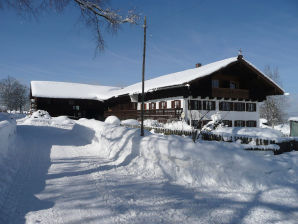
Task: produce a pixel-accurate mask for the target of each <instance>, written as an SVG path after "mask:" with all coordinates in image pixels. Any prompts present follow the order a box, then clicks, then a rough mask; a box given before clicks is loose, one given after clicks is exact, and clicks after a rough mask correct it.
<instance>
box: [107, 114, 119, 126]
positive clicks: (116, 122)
mask: <svg viewBox="0 0 298 224" xmlns="http://www.w3.org/2000/svg"><path fill="white" fill-rule="evenodd" d="M105 123H107V124H114V125H120V123H121V122H120V120H119V118H118V117H116V116H108V117H107V118H106V120H105Z"/></svg>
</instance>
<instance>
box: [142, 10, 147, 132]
mask: <svg viewBox="0 0 298 224" xmlns="http://www.w3.org/2000/svg"><path fill="white" fill-rule="evenodd" d="M146 28H147V25H146V16H145V18H144V48H143V67H142V108H141V136H144V109H145V108H144V94H145V93H144V90H145V57H146Z"/></svg>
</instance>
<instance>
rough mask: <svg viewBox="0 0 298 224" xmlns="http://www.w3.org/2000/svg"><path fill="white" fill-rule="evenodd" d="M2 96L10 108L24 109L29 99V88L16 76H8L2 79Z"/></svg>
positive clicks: (0, 85)
mask: <svg viewBox="0 0 298 224" xmlns="http://www.w3.org/2000/svg"><path fill="white" fill-rule="evenodd" d="M0 98H1V100H2V103H3V105H4V106H5V107H6V108H7V109H8V110H20V111H22V109H23V108H24V106H25V105H26V104H27V103H28V101H29V94H28V88H27V87H26V86H25V85H23V84H21V83H20V82H19V81H17V80H16V79H15V78H12V77H10V76H8V77H7V78H6V79H3V80H1V81H0Z"/></svg>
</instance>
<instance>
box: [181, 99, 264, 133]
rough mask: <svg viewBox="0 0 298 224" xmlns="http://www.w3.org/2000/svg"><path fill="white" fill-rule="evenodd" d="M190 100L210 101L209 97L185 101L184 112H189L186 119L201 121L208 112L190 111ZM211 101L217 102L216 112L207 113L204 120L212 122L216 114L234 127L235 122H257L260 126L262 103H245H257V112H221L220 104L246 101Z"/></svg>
mask: <svg viewBox="0 0 298 224" xmlns="http://www.w3.org/2000/svg"><path fill="white" fill-rule="evenodd" d="M188 100H202V101H203V100H209V99H208V97H207V98H204V99H201V98H200V97H198V98H192V97H190V98H187V99H185V100H184V104H185V106H184V108H185V109H184V111H187V112H186V113H185V114H186V116H185V119H186V120H199V119H201V117H202V116H204V115H205V114H206V113H207V111H206V110H191V111H189V110H188ZM209 101H215V105H216V110H211V111H209V113H207V115H206V116H205V117H204V118H203V120H211V116H212V115H213V114H215V113H219V114H220V115H221V117H222V119H223V120H231V121H232V122H233V126H234V121H235V120H245V121H247V120H254V121H256V122H257V127H258V126H259V117H260V113H259V107H260V103H258V102H252V101H245V103H256V111H255V112H248V111H220V110H219V102H222V101H225V102H240V103H241V102H242V103H243V102H244V101H237V100H233V101H232V100H214V99H211V100H209Z"/></svg>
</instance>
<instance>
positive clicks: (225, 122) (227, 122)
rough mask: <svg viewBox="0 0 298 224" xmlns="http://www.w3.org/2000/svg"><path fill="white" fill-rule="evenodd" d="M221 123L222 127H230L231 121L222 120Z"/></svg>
mask: <svg viewBox="0 0 298 224" xmlns="http://www.w3.org/2000/svg"><path fill="white" fill-rule="evenodd" d="M222 123H223V124H224V126H228V127H232V121H230V120H223V121H222Z"/></svg>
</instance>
